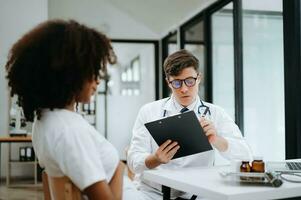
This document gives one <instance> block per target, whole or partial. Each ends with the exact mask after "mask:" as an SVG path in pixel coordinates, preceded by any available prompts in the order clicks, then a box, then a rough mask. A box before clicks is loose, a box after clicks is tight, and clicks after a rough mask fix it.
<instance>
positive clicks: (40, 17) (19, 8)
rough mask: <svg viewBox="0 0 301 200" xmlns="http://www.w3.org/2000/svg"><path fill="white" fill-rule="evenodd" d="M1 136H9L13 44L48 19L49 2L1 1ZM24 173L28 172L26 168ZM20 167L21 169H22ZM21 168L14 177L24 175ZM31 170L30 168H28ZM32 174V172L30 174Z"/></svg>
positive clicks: (37, 0) (43, 0) (3, 151)
mask: <svg viewBox="0 0 301 200" xmlns="http://www.w3.org/2000/svg"><path fill="white" fill-rule="evenodd" d="M0 5H1V6H0V95H1V101H0V119H1V120H0V136H4V135H7V133H8V123H9V117H8V113H9V93H8V89H7V81H6V79H5V69H4V66H5V63H6V60H7V54H8V51H9V49H10V47H11V46H12V44H13V43H14V42H15V41H16V40H17V39H18V38H20V37H21V36H22V35H23V34H24V33H25V32H26V31H28V30H29V29H31V28H32V27H33V26H35V25H36V24H38V23H40V22H41V21H44V20H46V19H47V15H48V14H47V13H48V11H47V0H26V1H22V0H9V1H7V0H0ZM4 146H5V147H6V145H2V151H1V153H2V155H1V159H2V161H3V160H5V159H6V156H5V155H6V152H7V151H6V148H5V147H4ZM1 165H2V166H1V175H2V176H4V174H5V173H4V172H5V171H6V168H5V167H6V166H5V162H1ZM21 167H22V171H23V169H24V171H25V173H26V172H28V170H27V169H25V166H21ZM21 167H20V168H21ZM20 168H16V170H13V171H12V173H13V175H19V174H23V172H22V171H21V170H20ZM28 169H30V167H29V168H28ZM30 174H32V171H31V172H30Z"/></svg>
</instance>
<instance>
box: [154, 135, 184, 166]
mask: <svg viewBox="0 0 301 200" xmlns="http://www.w3.org/2000/svg"><path fill="white" fill-rule="evenodd" d="M179 148H180V146H179V145H178V143H177V142H172V141H171V140H167V141H165V142H164V143H163V144H161V146H160V147H159V148H158V149H157V151H156V153H155V158H156V159H157V161H158V162H159V163H161V164H163V163H164V164H166V163H168V162H169V161H170V160H171V159H172V158H173V156H174V155H175V154H176V153H177V151H178V149H179Z"/></svg>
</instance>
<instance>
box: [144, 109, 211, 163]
mask: <svg viewBox="0 0 301 200" xmlns="http://www.w3.org/2000/svg"><path fill="white" fill-rule="evenodd" d="M144 125H145V127H146V128H147V130H148V131H149V133H150V134H151V135H152V137H153V138H154V140H155V141H156V142H157V144H158V146H160V145H161V144H163V143H164V142H165V141H166V140H168V139H170V140H172V141H177V142H178V144H179V145H180V149H179V150H178V151H177V153H176V154H175V155H174V157H173V159H175V158H180V157H183V156H189V155H192V154H196V153H201V152H204V151H210V150H212V146H211V145H210V143H209V141H208V138H207V136H206V135H205V133H204V131H203V129H202V127H201V125H200V123H199V120H198V118H197V116H196V115H195V113H194V112H193V111H189V112H185V113H182V114H179V115H174V116H171V117H167V118H163V119H160V120H156V121H152V122H148V123H146V124H144Z"/></svg>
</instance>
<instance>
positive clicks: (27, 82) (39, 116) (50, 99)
mask: <svg viewBox="0 0 301 200" xmlns="http://www.w3.org/2000/svg"><path fill="white" fill-rule="evenodd" d="M115 60H116V59H115V55H114V52H113V49H112V46H111V44H110V40H109V39H108V38H107V37H106V36H105V35H104V34H102V33H100V32H98V31H96V30H95V29H92V28H89V27H87V26H85V25H82V24H79V23H77V22H75V21H63V20H52V21H46V22H44V23H42V24H40V25H38V26H37V27H35V28H34V29H33V30H31V31H30V32H28V33H27V34H25V35H24V36H23V37H22V38H21V39H20V40H19V41H17V42H16V43H15V44H14V45H13V47H12V49H11V50H10V53H9V58H8V62H7V64H6V70H7V79H8V84H9V87H10V89H11V91H10V92H11V95H14V94H16V95H18V103H19V105H20V106H21V107H22V108H23V111H24V115H25V117H26V120H27V121H31V122H34V125H33V138H32V140H33V146H34V150H35V153H36V155H37V157H38V159H39V163H40V165H41V166H42V167H45V170H46V172H47V174H48V175H49V176H52V177H62V176H67V177H69V178H70V179H71V181H72V182H73V183H74V184H75V185H76V186H77V187H78V188H79V189H80V190H81V191H82V192H83V193H84V194H86V195H87V196H88V198H89V199H131V200H132V199H141V198H140V194H139V193H138V191H137V190H136V189H135V187H134V186H132V185H131V182H130V181H129V180H127V179H125V181H124V182H123V180H124V176H123V171H124V165H123V164H122V163H121V162H120V161H119V157H118V153H117V151H116V149H115V148H114V147H113V146H112V144H110V143H109V142H108V141H107V140H106V139H105V138H104V137H103V136H102V135H101V134H100V133H99V132H97V131H96V130H95V128H94V127H92V126H91V125H90V124H89V123H88V122H86V120H85V119H84V118H83V117H82V116H81V115H80V114H78V113H76V112H75V110H76V105H77V103H88V102H89V101H90V98H91V96H92V95H93V94H94V93H95V92H96V90H97V85H98V84H99V83H100V82H101V81H100V79H101V78H102V77H101V75H105V74H106V65H107V63H114V62H115ZM122 195H123V198H122Z"/></svg>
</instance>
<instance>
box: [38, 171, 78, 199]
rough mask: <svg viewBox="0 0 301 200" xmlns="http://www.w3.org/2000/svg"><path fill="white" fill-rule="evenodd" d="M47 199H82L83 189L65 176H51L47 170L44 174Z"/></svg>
mask: <svg viewBox="0 0 301 200" xmlns="http://www.w3.org/2000/svg"><path fill="white" fill-rule="evenodd" d="M42 179H43V190H44V199H45V200H81V199H82V193H81V191H80V190H79V189H78V188H77V187H76V186H75V185H74V184H73V183H72V182H71V181H70V179H69V178H68V177H66V176H64V177H50V176H48V175H47V173H46V172H45V171H43V174H42Z"/></svg>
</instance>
